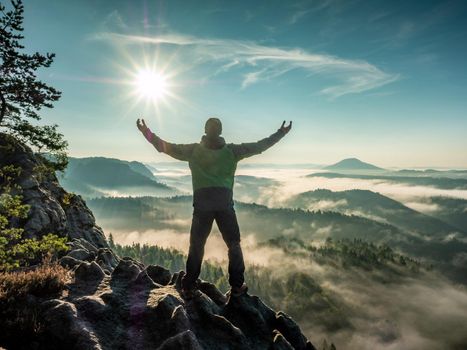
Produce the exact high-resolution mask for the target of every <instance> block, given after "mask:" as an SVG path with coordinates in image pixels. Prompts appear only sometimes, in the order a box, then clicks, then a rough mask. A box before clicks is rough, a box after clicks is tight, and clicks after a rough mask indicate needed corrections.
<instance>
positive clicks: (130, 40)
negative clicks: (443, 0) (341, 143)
mask: <svg viewBox="0 0 467 350" xmlns="http://www.w3.org/2000/svg"><path fill="white" fill-rule="evenodd" d="M93 38H94V39H97V40H105V41H110V42H112V43H113V44H115V45H133V44H153V45H167V46H175V47H178V48H179V49H183V50H185V51H184V53H185V54H187V55H191V56H192V57H193V58H195V60H193V61H194V62H196V63H195V64H205V63H214V64H219V65H220V68H219V69H218V70H217V71H216V74H219V73H221V72H226V71H231V70H233V69H237V68H247V69H248V68H249V69H251V71H249V72H247V73H246V74H245V73H244V74H243V76H242V83H241V87H242V88H247V87H248V86H250V85H253V84H256V83H259V82H261V81H268V80H271V79H274V78H277V77H279V76H282V75H284V74H285V73H287V72H289V71H291V70H302V71H305V72H306V73H307V76H312V75H315V74H321V75H325V76H327V77H331V78H333V79H334V80H335V81H336V82H337V83H336V84H335V85H332V86H327V87H325V88H323V89H322V90H321V91H320V92H321V93H322V94H324V95H328V96H330V97H331V98H336V97H340V96H343V95H347V94H354V93H360V92H363V91H367V90H372V89H375V88H378V87H381V86H384V85H386V84H389V83H391V82H394V81H396V80H398V79H399V75H398V74H391V73H387V72H384V71H383V70H381V69H380V68H378V67H376V66H374V65H372V64H370V63H368V62H366V61H363V60H350V59H344V58H340V57H336V56H331V55H327V54H318V53H312V52H308V51H306V50H303V49H300V48H281V47H274V46H266V45H262V44H259V43H257V42H254V41H250V40H232V39H216V38H199V37H195V36H189V35H183V34H177V33H172V34H165V35H158V36H138V35H126V34H118V33H111V32H101V33H99V34H97V35H95V36H94V37H93Z"/></svg>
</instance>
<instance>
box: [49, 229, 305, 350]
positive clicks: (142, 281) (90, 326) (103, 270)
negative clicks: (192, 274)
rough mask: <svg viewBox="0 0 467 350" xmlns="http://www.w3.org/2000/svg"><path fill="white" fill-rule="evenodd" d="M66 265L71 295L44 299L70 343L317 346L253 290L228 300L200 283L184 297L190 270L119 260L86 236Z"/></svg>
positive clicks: (55, 329)
mask: <svg viewBox="0 0 467 350" xmlns="http://www.w3.org/2000/svg"><path fill="white" fill-rule="evenodd" d="M70 246H71V248H72V249H71V251H70V252H69V253H68V254H67V255H66V256H64V257H62V258H61V260H60V263H61V264H62V265H63V266H67V267H69V268H71V269H73V271H74V280H73V281H72V282H71V283H70V284H69V286H68V287H69V290H68V295H67V296H64V297H62V298H60V299H53V300H48V301H46V302H45V303H43V315H44V321H45V328H46V334H45V338H46V339H48V340H49V342H50V343H51V344H55V343H57V344H62V346H63V347H66V348H70V349H161V350H162V349H314V347H313V345H312V344H311V343H310V342H309V341H308V340H307V339H306V338H305V336H304V335H303V334H302V333H301V331H300V328H299V326H298V325H297V324H296V323H295V322H294V320H293V319H292V318H290V317H289V316H288V315H287V314H285V313H283V312H281V311H279V312H275V311H273V310H272V309H270V308H269V307H268V306H267V305H265V304H264V303H263V302H262V301H261V299H260V298H258V297H257V296H252V295H248V294H246V295H243V296H241V297H236V298H234V297H232V298H228V297H226V296H225V295H224V294H222V293H221V292H220V291H219V290H218V289H217V288H216V287H215V286H214V285H213V284H211V283H209V282H207V281H198V283H199V288H200V290H201V293H200V295H199V296H196V297H195V298H193V299H191V300H188V301H187V300H184V299H183V298H182V297H181V295H180V281H181V277H182V276H183V274H184V272H183V271H180V272H177V273H174V274H171V273H170V272H169V271H168V270H167V269H165V268H163V267H161V266H154V265H149V266H144V265H143V264H141V263H140V262H138V261H136V260H134V259H132V258H128V257H124V258H119V257H117V256H115V254H114V253H113V252H112V251H111V250H110V249H108V248H97V247H91V246H90V245H89V243H88V242H87V241H86V240H84V239H82V238H81V239H74V240H73V241H72V242H70Z"/></svg>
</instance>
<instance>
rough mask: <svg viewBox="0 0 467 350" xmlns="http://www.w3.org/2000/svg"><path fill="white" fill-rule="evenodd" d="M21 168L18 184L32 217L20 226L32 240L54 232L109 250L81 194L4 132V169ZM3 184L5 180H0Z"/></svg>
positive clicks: (0, 139)
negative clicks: (76, 192)
mask: <svg viewBox="0 0 467 350" xmlns="http://www.w3.org/2000/svg"><path fill="white" fill-rule="evenodd" d="M7 165H13V166H15V167H20V168H21V173H20V174H19V176H18V178H17V179H16V181H15V183H16V184H18V185H19V186H21V188H22V195H23V203H24V204H29V205H30V206H31V209H30V212H29V216H28V218H27V220H25V221H24V222H18V223H17V225H18V226H20V227H23V228H24V230H25V236H26V237H28V238H33V237H41V236H43V235H45V234H47V233H54V234H56V235H59V236H61V237H65V236H68V237H70V238H84V239H85V240H87V241H88V242H90V243H91V244H93V245H94V246H96V247H99V248H101V247H102V248H103V247H108V245H107V242H106V240H105V236H104V233H103V231H102V229H101V228H100V227H99V226H98V225H96V221H95V218H94V215H93V214H92V212H91V210H89V208H88V207H87V206H86V203H85V202H84V200H83V198H82V197H81V196H80V195H77V194H73V193H69V192H67V191H65V190H64V189H63V188H62V187H61V186H60V184H59V182H58V179H57V176H56V175H55V173H54V172H46V171H44V168H43V165H44V164H43V162H42V161H41V158H40V157H39V156H37V155H35V154H34V153H33V151H32V150H31V149H30V148H29V147H28V146H26V145H25V144H23V143H21V142H19V141H18V140H17V139H15V138H14V137H12V136H11V135H7V134H4V133H0V167H3V166H7ZM0 181H1V179H0Z"/></svg>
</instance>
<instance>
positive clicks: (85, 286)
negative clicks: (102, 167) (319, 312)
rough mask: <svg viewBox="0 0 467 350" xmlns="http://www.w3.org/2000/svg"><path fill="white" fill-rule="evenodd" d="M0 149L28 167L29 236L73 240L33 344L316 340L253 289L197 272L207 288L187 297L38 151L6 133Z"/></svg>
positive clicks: (1, 159)
mask: <svg viewBox="0 0 467 350" xmlns="http://www.w3.org/2000/svg"><path fill="white" fill-rule="evenodd" d="M0 150H1V153H0V167H2V166H4V165H10V164H13V165H15V166H20V167H21V168H22V172H21V174H20V177H19V178H18V183H19V184H20V185H21V186H22V188H23V197H24V202H25V203H27V204H30V205H31V211H30V215H29V217H28V219H27V220H25V221H24V222H18V223H17V224H18V225H20V226H21V227H24V228H25V234H26V235H27V236H28V237H40V236H42V235H44V234H46V233H49V232H52V233H56V234H58V235H61V236H67V237H68V238H69V239H70V242H69V245H70V248H71V249H70V250H69V251H68V252H67V255H65V256H63V257H62V258H61V259H60V264H61V265H63V266H65V267H67V268H68V269H70V271H71V273H70V276H71V277H70V280H69V282H68V284H67V291H66V292H65V293H63V294H62V295H59V296H55V297H53V298H45V299H35V300H36V301H35V302H40V314H39V315H38V318H39V319H40V324H41V327H42V329H41V334H42V335H41V341H40V342H39V343H37V342H36V343H35V344H31V346H30V347H29V348H30V349H314V346H313V345H312V344H311V342H310V341H308V340H307V339H306V338H305V336H304V335H303V334H302V332H301V331H300V328H299V326H298V325H297V324H296V323H295V322H294V320H293V319H291V318H290V317H289V316H288V315H286V314H285V313H283V312H280V311H279V312H275V311H273V310H272V309H270V308H269V307H268V306H267V305H265V304H264V303H263V302H262V301H261V299H260V298H258V297H257V296H253V295H243V296H241V297H237V298H233V297H232V298H228V297H226V296H225V295H224V294H222V293H221V292H220V291H219V290H218V289H217V288H216V287H215V286H214V285H213V284H211V283H209V282H207V281H199V285H200V290H201V291H202V293H201V295H200V296H197V297H195V298H194V299H192V300H190V301H186V300H184V299H183V298H182V297H181V296H180V279H181V277H182V276H183V273H184V272H183V271H180V272H177V273H174V274H171V273H170V272H169V271H168V270H167V269H165V268H164V267H161V266H154V265H150V266H144V265H143V264H141V263H140V262H138V261H135V260H133V259H131V258H127V257H122V258H120V257H118V256H116V255H115V254H114V252H113V251H112V250H111V249H109V247H108V245H107V243H106V240H105V236H104V233H103V231H102V229H101V228H100V227H99V226H97V225H96V223H95V219H94V216H93V214H92V212H91V211H90V210H89V209H88V208H87V207H86V204H85V202H84V200H83V199H82V198H81V197H80V196H79V195H73V194H70V193H67V192H66V191H65V190H64V189H63V188H62V187H61V186H60V184H59V183H58V180H57V178H56V177H55V174H54V173H48V174H43V173H41V172H40V171H38V169H40V168H41V165H42V163H41V160H40V157H38V156H36V155H35V154H33V152H32V151H31V150H30V149H29V148H28V147H27V146H25V145H23V144H21V143H19V142H17V141H16V140H14V139H12V138H11V137H9V136H7V135H5V134H0ZM2 345H3V344H0V346H2ZM10 347H11V344H10ZM12 348H14V347H12Z"/></svg>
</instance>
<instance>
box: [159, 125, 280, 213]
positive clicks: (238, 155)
mask: <svg viewBox="0 0 467 350" xmlns="http://www.w3.org/2000/svg"><path fill="white" fill-rule="evenodd" d="M284 135H285V134H284V132H282V131H281V130H280V129H279V130H277V131H276V132H275V133H274V134H272V135H270V136H269V137H266V138H264V139H262V140H260V141H258V142H250V143H241V144H233V143H229V144H226V143H225V140H224V138H222V137H220V136H218V137H216V138H214V139H209V138H208V137H207V136H206V135H205V136H203V137H202V139H201V142H199V143H190V144H175V143H170V142H167V141H164V140H162V139H161V138H160V137H158V136H157V135H154V137H153V141H152V144H153V145H154V147H155V148H156V149H157V150H158V151H159V152H163V153H166V154H168V155H169V156H171V157H173V158H175V159H178V160H182V161H188V164H189V166H190V170H191V175H192V184H193V194H194V205H195V204H196V203H200V205H202V204H203V202H212V201H214V202H217V203H218V204H219V205H221V204H222V203H230V204H232V203H233V202H232V191H233V186H234V178H235V170H236V169H237V163H238V162H239V161H240V160H242V159H244V158H247V157H251V156H253V155H256V154H260V153H262V152H264V151H265V150H267V149H268V148H269V147H271V146H272V145H274V144H275V143H276V142H278V141H279V140H280V139H281V138H282V137H283V136H284ZM209 197H212V198H209ZM222 198H223V199H222ZM195 206H196V205H195Z"/></svg>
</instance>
